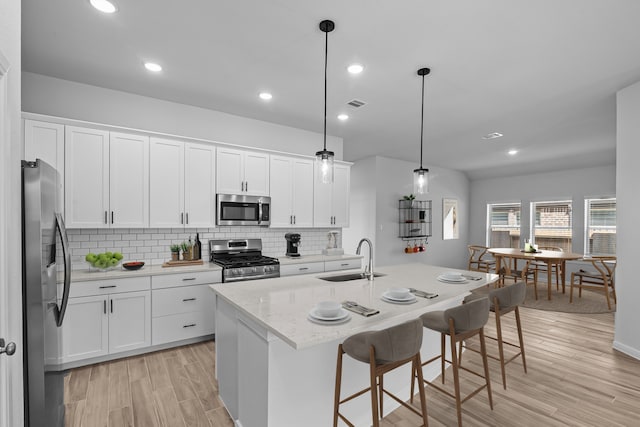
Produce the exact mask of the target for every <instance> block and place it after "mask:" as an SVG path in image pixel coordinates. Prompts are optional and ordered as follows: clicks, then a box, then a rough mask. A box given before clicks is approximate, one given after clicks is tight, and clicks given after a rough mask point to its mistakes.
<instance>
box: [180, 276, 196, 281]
mask: <svg viewBox="0 0 640 427" xmlns="http://www.w3.org/2000/svg"><path fill="white" fill-rule="evenodd" d="M187 280H196V278H195V277H185V278H184V279H182V281H183V282H186V281H187Z"/></svg>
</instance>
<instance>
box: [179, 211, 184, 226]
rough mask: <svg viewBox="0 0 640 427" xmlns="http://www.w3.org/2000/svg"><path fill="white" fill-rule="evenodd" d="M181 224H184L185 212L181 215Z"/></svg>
mask: <svg viewBox="0 0 640 427" xmlns="http://www.w3.org/2000/svg"><path fill="white" fill-rule="evenodd" d="M180 224H184V212H182V213H181V214H180Z"/></svg>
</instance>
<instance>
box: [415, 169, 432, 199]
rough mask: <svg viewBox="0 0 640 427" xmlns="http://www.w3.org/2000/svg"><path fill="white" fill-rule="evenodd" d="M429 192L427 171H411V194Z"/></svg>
mask: <svg viewBox="0 0 640 427" xmlns="http://www.w3.org/2000/svg"><path fill="white" fill-rule="evenodd" d="M428 192H429V169H425V168H418V169H414V170H413V194H427V193H428Z"/></svg>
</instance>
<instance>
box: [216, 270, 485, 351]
mask: <svg viewBox="0 0 640 427" xmlns="http://www.w3.org/2000/svg"><path fill="white" fill-rule="evenodd" d="M447 271H456V272H461V273H465V274H468V275H471V276H475V277H481V280H467V281H466V282H465V283H461V284H451V283H443V282H440V281H439V280H437V277H438V276H439V275H440V274H442V273H444V272H447ZM347 272H353V270H351V271H341V272H331V273H321V274H315V275H314V274H309V275H303V276H290V277H280V278H274V279H265V280H257V281H246V282H241V283H237V282H236V283H219V284H214V285H210V287H211V289H212V290H213V291H214V292H216V294H217V295H218V297H219V298H222V299H223V300H225V301H226V302H227V303H228V304H230V305H231V306H233V307H234V308H235V309H237V310H238V312H239V313H242V315H244V316H247V317H248V318H249V319H251V320H252V321H254V322H256V323H257V324H258V325H261V326H262V327H264V328H265V329H266V330H267V331H269V333H272V334H274V335H275V336H277V337H279V338H280V339H282V340H283V341H284V342H286V343H287V344H289V345H290V346H291V347H293V348H294V349H303V348H308V347H312V346H314V345H318V344H322V343H326V342H329V341H333V340H336V339H341V338H346V337H348V336H351V335H353V334H355V333H358V332H361V331H365V330H375V329H381V328H384V327H388V326H390V325H393V324H398V323H401V322H403V321H406V320H410V319H415V318H417V317H418V316H420V315H421V314H423V313H425V312H426V311H430V310H434V309H436V310H437V309H438V306H442V307H443V308H444V307H447V306H449V305H450V304H451V301H452V300H462V298H463V297H464V296H465V295H467V294H468V293H469V292H470V291H471V290H472V289H475V288H478V287H481V286H484V285H487V284H489V283H493V282H495V281H496V280H497V279H498V276H497V275H495V274H489V273H481V272H477V271H473V272H470V271H466V270H456V269H451V268H446V267H437V266H432V265H426V264H421V263H414V264H403V265H394V266H386V267H378V268H376V269H375V272H376V273H382V274H384V276H381V277H376V278H375V280H373V281H368V280H366V279H360V280H351V281H345V282H329V281H325V280H322V279H320V277H326V276H339V275H342V274H345V273H347ZM394 287H412V288H416V289H418V290H423V291H427V292H432V293H437V294H438V295H439V296H438V297H437V298H434V299H425V298H420V297H418V298H417V301H416V302H415V303H412V304H391V303H388V302H385V301H383V300H382V299H381V297H382V294H383V293H384V292H385V291H386V290H388V289H389V288H394ZM325 300H333V301H338V302H342V301H345V300H351V301H356V302H357V303H358V304H360V305H363V306H366V307H370V308H375V309H377V310H380V313H378V314H376V315H374V316H370V317H364V316H361V315H359V314H356V313H350V316H351V319H350V320H349V321H348V322H346V323H342V324H337V325H319V324H316V323H313V322H311V321H310V320H308V318H307V316H308V313H309V311H310V310H311V309H312V308H313V307H314V305H315V304H316V303H317V302H319V301H325Z"/></svg>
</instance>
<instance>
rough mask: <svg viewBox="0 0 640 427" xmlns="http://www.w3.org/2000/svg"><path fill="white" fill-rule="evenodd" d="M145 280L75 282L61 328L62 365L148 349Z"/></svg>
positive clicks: (148, 312) (148, 295) (148, 294)
mask: <svg viewBox="0 0 640 427" xmlns="http://www.w3.org/2000/svg"><path fill="white" fill-rule="evenodd" d="M149 289H150V280H149V278H148V277H140V278H134V279H123V280H101V281H91V282H74V283H72V284H71V293H70V297H69V303H68V305H67V312H66V315H65V318H64V322H63V324H62V328H61V335H62V360H61V362H62V363H68V362H75V361H79V360H83V359H90V358H93V357H99V356H106V355H108V354H115V353H119V352H123V351H129V350H135V349H139V348H144V347H148V346H150V345H151V291H150V290H149Z"/></svg>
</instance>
